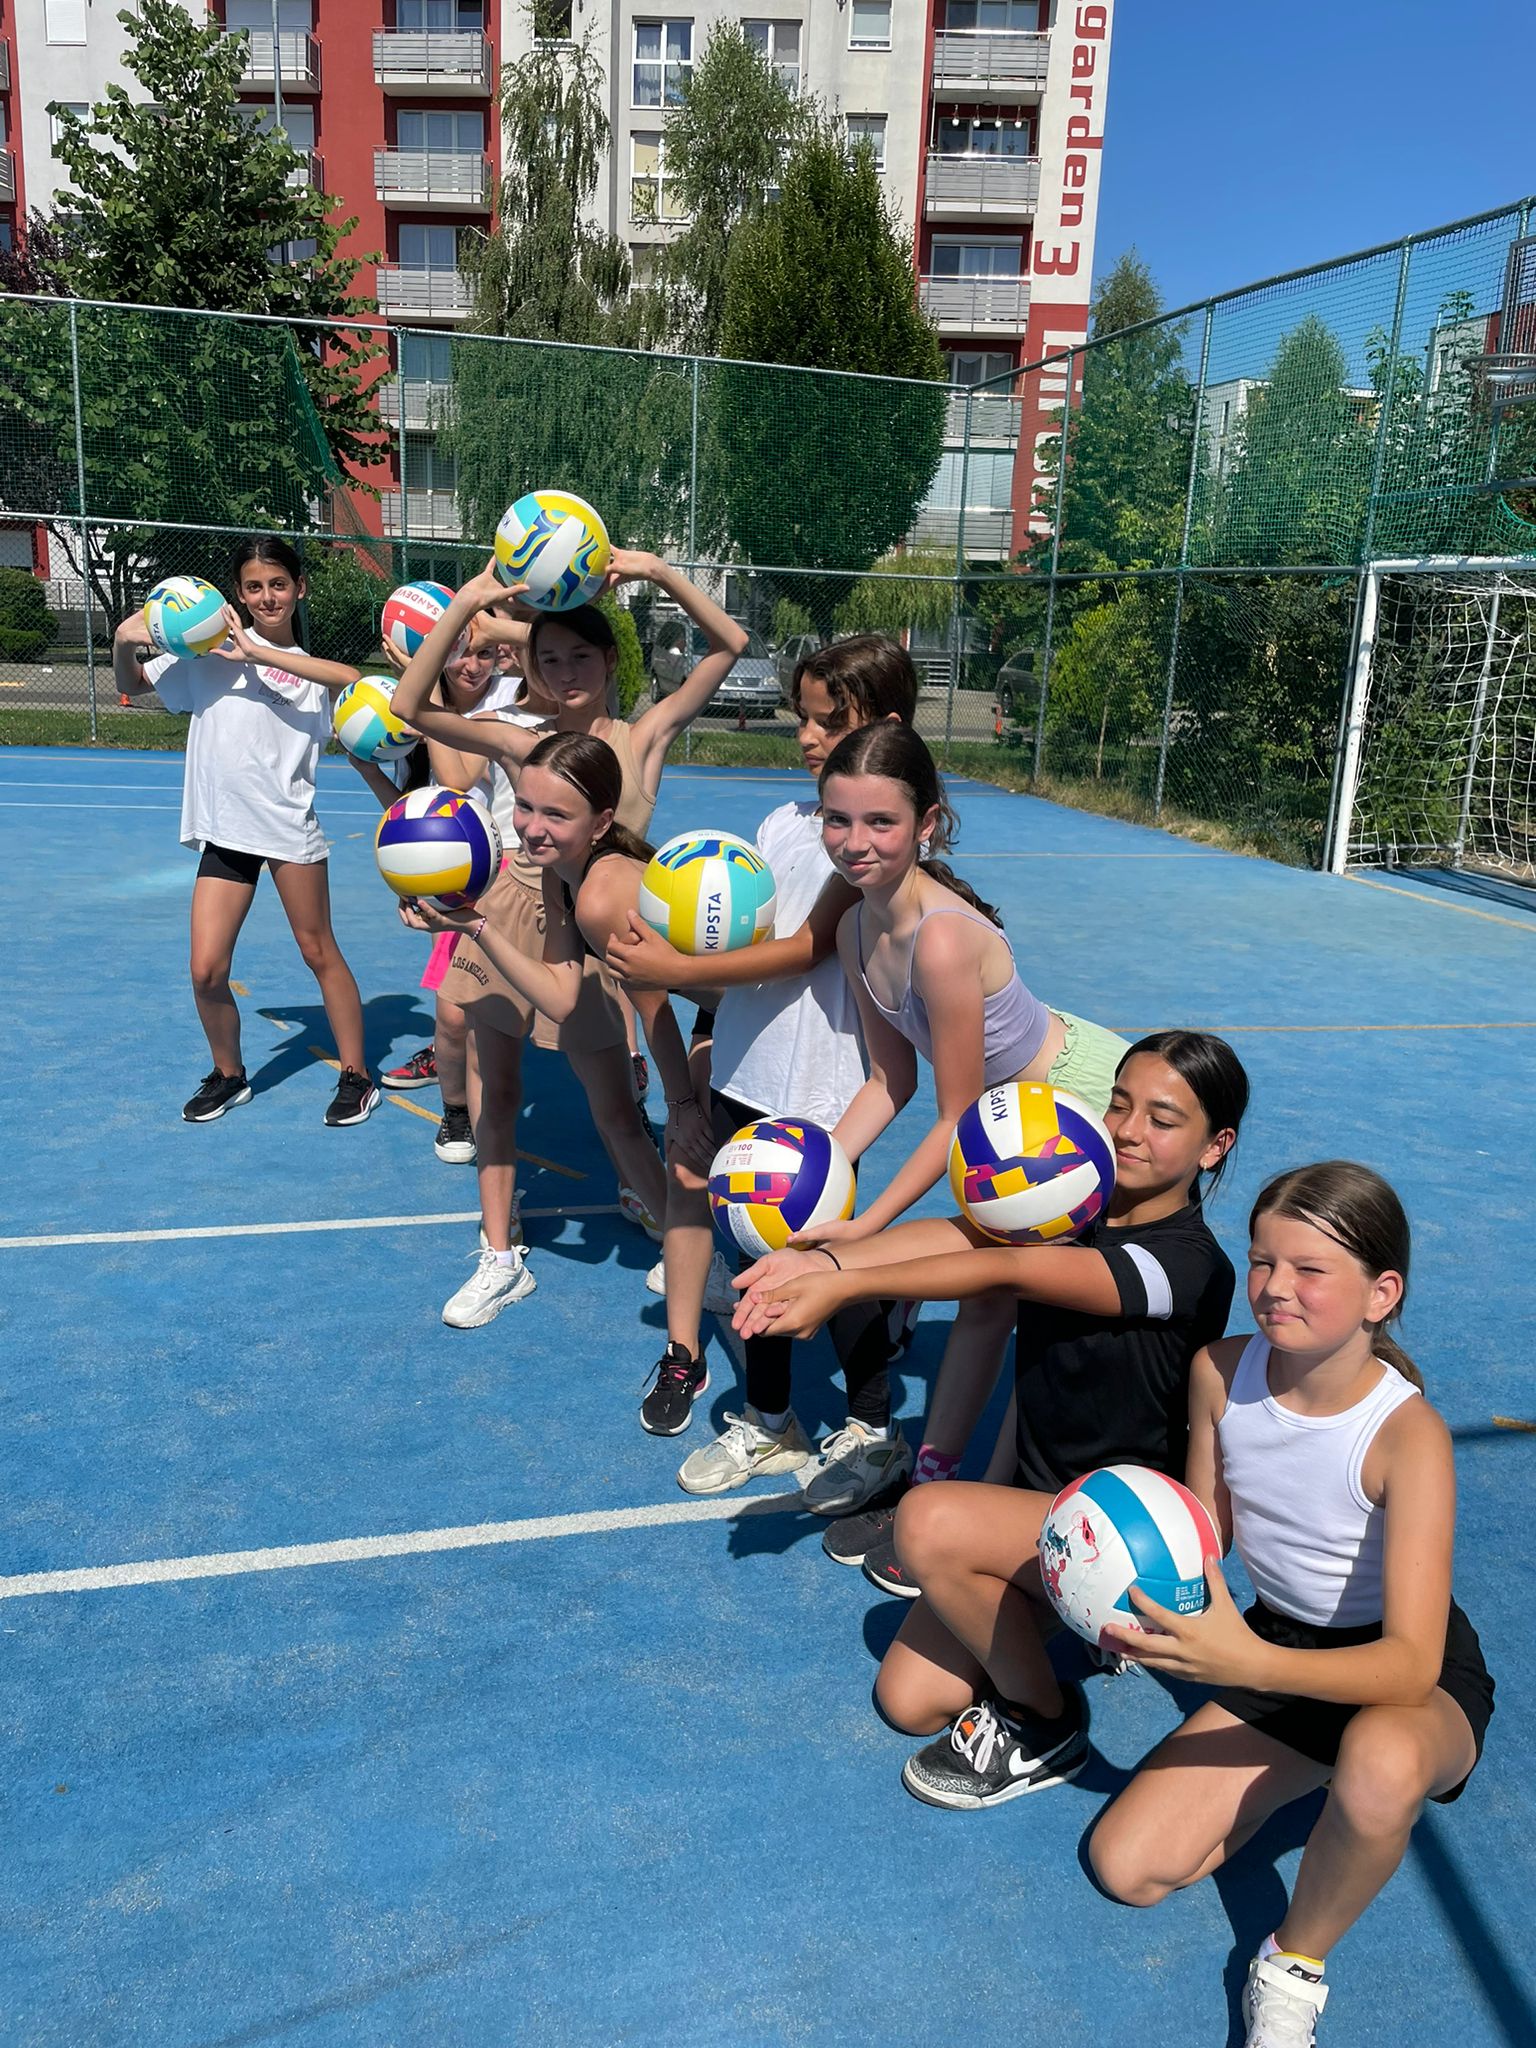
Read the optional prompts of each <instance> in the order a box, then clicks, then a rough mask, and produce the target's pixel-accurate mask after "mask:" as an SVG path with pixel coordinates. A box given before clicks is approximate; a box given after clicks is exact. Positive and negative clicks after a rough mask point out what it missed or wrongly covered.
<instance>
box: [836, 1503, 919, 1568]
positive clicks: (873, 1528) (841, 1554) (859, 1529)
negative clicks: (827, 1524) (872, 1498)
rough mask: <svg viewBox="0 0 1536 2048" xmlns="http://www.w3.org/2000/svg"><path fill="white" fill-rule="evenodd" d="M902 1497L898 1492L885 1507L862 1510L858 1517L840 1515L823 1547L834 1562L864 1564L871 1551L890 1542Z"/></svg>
mask: <svg viewBox="0 0 1536 2048" xmlns="http://www.w3.org/2000/svg"><path fill="white" fill-rule="evenodd" d="M904 1490H905V1489H903V1491H904ZM900 1498H901V1495H900V1493H897V1494H896V1495H894V1496H893V1497H892V1498H890V1500H889V1501H888V1504H887V1505H886V1506H884V1507H874V1508H861V1509H860V1510H859V1512H858V1514H856V1515H839V1516H838V1518H837V1520H836V1521H835V1522H834V1523H833V1524H832V1526H831V1528H830V1529H828V1530H827V1531H826V1532H825V1534H824V1535H823V1536H822V1539H821V1547H822V1549H823V1550H824V1551H825V1552H826V1554H827V1556H828V1557H830V1558H831V1560H832V1562H833V1563H834V1564H851V1565H861V1564H862V1563H863V1562H864V1560H865V1558H866V1557H868V1555H869V1553H870V1552H871V1550H875V1549H878V1547H879V1546H880V1545H881V1544H882V1543H889V1542H890V1540H891V1531H892V1530H893V1529H894V1528H895V1526H896V1503H897V1501H898V1500H900Z"/></svg>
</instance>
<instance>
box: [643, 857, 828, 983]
mask: <svg viewBox="0 0 1536 2048" xmlns="http://www.w3.org/2000/svg"><path fill="white" fill-rule="evenodd" d="M858 893H859V892H858V891H857V889H855V888H854V887H853V884H852V883H851V882H845V881H844V880H843V878H842V876H841V875H831V876H829V877H828V879H827V881H826V882H825V883H824V884H823V885H822V891H821V894H820V895H819V896H818V897H817V898H816V901H815V902H814V903H813V904H812V905H811V908H810V911H809V913H808V914H807V916H806V920H805V923H804V924H802V925H801V926H800V927H799V929H798V930H796V931H793V932H788V933H786V935H785V936H784V937H783V938H782V939H777V938H775V939H764V940H763V942H762V944H761V945H759V946H740V947H738V948H737V950H736V951H735V952H734V953H701V954H699V955H697V956H694V955H693V954H690V953H679V952H678V950H677V948H676V947H675V946H669V945H668V943H667V941H666V940H665V939H664V938H663V937H662V936H661V934H660V933H659V932H656V931H653V930H652V929H651V927H650V926H649V925H648V924H647V923H646V921H645V919H644V918H643V917H641V915H640V913H639V912H638V911H631V912H630V914H629V921H628V929H627V930H622V929H621V930H620V931H618V932H616V933H615V934H614V936H613V938H612V939H610V940H609V942H608V950H607V956H606V957H607V963H608V969H609V972H610V973H611V974H615V975H617V977H618V978H619V980H620V981H622V982H623V983H624V984H625V986H626V987H627V988H630V989H637V988H673V989H689V990H692V989H698V988H719V989H726V988H750V987H755V986H756V985H757V984H758V983H759V982H764V981H787V980H789V979H790V978H791V977H792V976H794V975H797V974H809V973H810V971H811V969H812V968H813V967H819V966H820V965H821V963H822V961H823V960H826V959H828V958H830V956H831V955H832V953H833V952H834V951H835V950H836V947H837V927H838V922H839V920H840V919H841V918H842V916H843V913H844V912H845V911H847V910H851V909H852V908H853V905H854V904H855V903H856V902H857V901H858Z"/></svg>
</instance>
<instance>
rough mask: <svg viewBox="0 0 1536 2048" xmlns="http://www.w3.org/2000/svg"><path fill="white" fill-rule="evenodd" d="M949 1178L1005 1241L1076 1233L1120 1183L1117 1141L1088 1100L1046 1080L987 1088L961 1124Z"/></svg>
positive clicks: (974, 1218)
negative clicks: (1117, 1182)
mask: <svg viewBox="0 0 1536 2048" xmlns="http://www.w3.org/2000/svg"><path fill="white" fill-rule="evenodd" d="M949 1185H950V1188H951V1190H952V1191H953V1193H954V1197H955V1200H956V1201H957V1202H958V1203H959V1204H960V1207H961V1209H962V1210H963V1211H964V1212H965V1214H966V1216H967V1217H968V1218H969V1219H970V1221H971V1222H972V1223H974V1224H975V1225H976V1228H977V1229H978V1230H984V1231H985V1232H986V1234H987V1236H988V1237H991V1238H996V1239H997V1241H998V1242H999V1243H1000V1244H1052V1243H1055V1242H1058V1241H1059V1240H1061V1239H1064V1238H1069V1237H1075V1236H1076V1234H1077V1233H1078V1231H1080V1230H1084V1229H1086V1228H1087V1226H1088V1225H1089V1224H1090V1223H1091V1222H1092V1221H1093V1220H1094V1218H1095V1217H1096V1216H1098V1215H1099V1214H1100V1212H1101V1211H1102V1210H1103V1207H1104V1204H1105V1203H1106V1202H1107V1201H1108V1200H1109V1198H1110V1195H1111V1193H1112V1192H1113V1191H1114V1185H1115V1148H1114V1145H1113V1144H1112V1142H1111V1140H1110V1136H1109V1133H1108V1131H1106V1130H1105V1128H1104V1126H1103V1124H1101V1123H1100V1122H1099V1119H1098V1118H1097V1117H1096V1116H1095V1115H1094V1113H1093V1111H1092V1110H1091V1109H1090V1108H1089V1107H1088V1105H1087V1103H1086V1102H1081V1101H1079V1099H1078V1098H1077V1096H1075V1095H1069V1094H1068V1093H1067V1091H1066V1089H1064V1088H1052V1087H1049V1086H1047V1084H1046V1083H1044V1082H1040V1081H1001V1082H999V1083H998V1085H997V1086H996V1087H995V1088H988V1089H985V1090H984V1091H983V1092H982V1094H981V1095H980V1096H978V1098H977V1099H976V1101H975V1102H973V1103H972V1104H971V1106H970V1108H969V1109H968V1110H966V1112H965V1113H964V1115H963V1116H962V1117H961V1118H960V1121H959V1122H958V1123H957V1124H956V1125H955V1135H954V1138H953V1140H952V1142H951V1144H950V1148H949Z"/></svg>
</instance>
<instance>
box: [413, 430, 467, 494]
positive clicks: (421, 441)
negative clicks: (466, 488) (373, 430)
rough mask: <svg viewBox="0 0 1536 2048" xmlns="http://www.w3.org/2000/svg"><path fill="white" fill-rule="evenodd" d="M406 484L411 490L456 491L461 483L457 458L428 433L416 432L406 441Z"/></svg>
mask: <svg viewBox="0 0 1536 2048" xmlns="http://www.w3.org/2000/svg"><path fill="white" fill-rule="evenodd" d="M404 468H405V479H404V481H405V487H406V489H407V490H408V491H455V490H457V489H458V486H459V465H458V461H457V458H456V457H454V456H452V455H450V454H449V453H448V451H447V450H446V449H444V448H439V446H438V445H437V443H436V441H434V440H432V439H431V438H430V437H429V436H427V435H425V434H415V435H413V436H412V437H411V439H410V440H409V441H407V442H406V444H405V464H404Z"/></svg>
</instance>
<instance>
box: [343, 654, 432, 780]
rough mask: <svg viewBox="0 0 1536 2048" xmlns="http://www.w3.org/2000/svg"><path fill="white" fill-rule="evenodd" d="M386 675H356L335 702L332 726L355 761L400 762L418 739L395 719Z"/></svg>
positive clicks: (414, 733) (398, 719) (392, 687)
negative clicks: (354, 679) (355, 679)
mask: <svg viewBox="0 0 1536 2048" xmlns="http://www.w3.org/2000/svg"><path fill="white" fill-rule="evenodd" d="M394 694H395V686H394V683H393V682H392V681H391V680H390V678H389V677H388V676H359V677H358V679H357V681H356V682H355V683H348V685H347V687H346V688H345V689H344V690H343V691H342V693H341V695H340V696H339V697H338V698H337V699H336V705H335V709H334V710H333V711H332V713H331V725H332V727H333V729H334V731H335V734H336V737H337V739H338V740H340V742H341V744H342V745H343V746H344V747H345V748H346V750H347V752H348V753H349V754H350V755H351V756H352V758H353V759H354V760H355V761H377V762H379V763H380V764H381V765H382V764H383V763H384V762H386V761H402V760H404V758H405V756H406V755H407V754H408V753H409V752H410V751H411V749H412V747H414V746H415V744H416V742H417V740H418V739H419V738H420V737H421V735H420V734H419V733H416V732H413V731H412V729H411V727H410V726H408V725H407V724H406V723H405V720H404V719H403V718H397V717H396V715H395V710H394V706H393V704H392V703H391V701H390V700H391V699H392V698H393V696H394Z"/></svg>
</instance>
